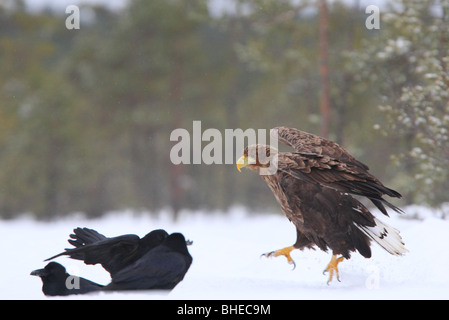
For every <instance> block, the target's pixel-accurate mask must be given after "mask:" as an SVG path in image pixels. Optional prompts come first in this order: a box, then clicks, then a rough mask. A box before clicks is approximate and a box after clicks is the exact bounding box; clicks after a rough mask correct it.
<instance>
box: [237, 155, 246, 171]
mask: <svg viewBox="0 0 449 320" xmlns="http://www.w3.org/2000/svg"><path fill="white" fill-rule="evenodd" d="M247 165H248V158H247V157H245V156H241V157H240V158H239V159H238V160H237V170H238V171H239V172H241V170H240V169H241V168H243V167H246V166H247Z"/></svg>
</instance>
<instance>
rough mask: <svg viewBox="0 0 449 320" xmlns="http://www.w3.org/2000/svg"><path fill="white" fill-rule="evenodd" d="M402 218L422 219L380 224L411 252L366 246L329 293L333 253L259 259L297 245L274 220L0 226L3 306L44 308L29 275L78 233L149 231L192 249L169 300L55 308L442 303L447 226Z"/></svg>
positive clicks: (236, 217)
mask: <svg viewBox="0 0 449 320" xmlns="http://www.w3.org/2000/svg"><path fill="white" fill-rule="evenodd" d="M405 211H406V212H407V216H411V215H418V216H419V217H420V219H419V220H418V219H414V220H411V219H404V218H400V217H398V215H397V214H395V213H392V214H391V216H392V218H387V217H385V218H384V217H381V219H382V220H383V221H384V222H387V223H388V224H390V225H392V226H394V227H396V228H397V229H399V230H401V235H402V237H403V239H404V241H405V243H406V247H407V248H408V250H409V251H410V252H409V253H408V254H407V255H406V256H403V257H394V256H391V255H389V254H388V253H387V252H385V251H383V250H382V249H381V248H379V247H378V246H377V245H376V244H373V247H372V248H373V257H372V258H371V259H365V258H363V257H361V256H360V255H358V254H354V255H353V256H352V258H351V259H350V260H349V261H344V262H342V263H341V264H340V265H339V267H340V278H341V282H337V281H335V280H334V281H333V282H332V283H331V284H330V285H329V286H328V285H327V284H326V282H327V275H323V274H322V271H323V269H324V268H325V266H326V265H327V264H328V262H329V260H330V258H331V254H330V253H324V252H321V251H312V250H310V251H307V250H306V251H303V252H301V251H298V250H296V251H294V252H293V253H292V257H293V259H294V260H295V261H296V265H297V267H296V269H295V270H293V271H292V267H291V266H290V265H289V264H287V262H286V259H285V258H284V257H279V258H271V259H267V258H264V257H262V258H261V257H260V255H261V254H262V253H265V252H268V251H272V250H274V249H280V248H283V247H285V246H288V245H291V244H293V243H294V241H295V235H296V234H295V230H294V228H293V225H292V224H291V223H290V222H289V221H288V220H287V219H286V218H285V217H283V216H282V215H280V214H279V215H277V214H264V215H249V214H247V213H245V212H244V211H243V210H239V209H235V210H233V211H232V213H231V214H229V215H222V214H218V213H217V214H212V215H205V214H203V213H200V212H198V213H188V212H185V213H183V214H182V215H181V217H180V219H179V220H178V221H177V222H176V223H174V222H173V221H172V220H171V219H170V218H169V217H168V215H164V214H160V215H159V217H158V218H155V217H153V218H152V217H150V216H149V215H148V214H147V215H145V214H139V215H137V214H133V213H131V212H120V213H111V214H109V215H108V216H106V217H104V218H101V219H97V220H87V219H84V218H83V217H80V216H78V217H76V216H73V217H71V218H66V219H60V220H58V221H54V222H36V221H34V220H32V219H28V218H21V219H18V220H12V221H0V237H1V239H0V240H1V241H0V252H2V261H1V266H0V299H49V298H46V297H45V296H44V295H43V294H42V291H41V286H42V282H41V280H40V279H39V278H37V277H33V276H30V275H29V274H30V272H31V271H32V270H34V269H39V268H42V267H44V266H45V264H46V263H45V262H43V260H44V259H45V258H48V257H50V256H52V255H54V254H56V253H59V252H61V251H62V250H63V249H64V248H66V247H68V243H67V242H66V239H67V238H68V235H69V234H70V233H71V231H72V229H73V228H75V227H78V226H80V227H89V228H94V229H96V230H98V231H99V232H100V233H103V234H104V235H106V236H117V235H121V234H125V233H135V234H138V235H139V236H143V235H145V234H146V233H147V232H148V231H150V230H152V229H156V228H164V229H166V230H167V231H168V232H169V233H171V232H182V233H183V234H184V235H185V236H186V238H187V239H190V240H193V242H194V243H193V245H192V246H190V247H189V250H190V253H191V254H192V256H193V264H192V266H191V268H190V270H189V272H188V273H187V275H186V277H185V278H184V280H183V281H182V282H181V283H180V284H179V285H178V286H177V287H176V288H175V289H174V290H173V291H171V292H170V293H165V292H164V293H162V292H148V291H145V292H127V293H117V292H115V293H95V294H90V295H84V296H70V297H62V298H59V299H179V300H184V299H189V300H190V299H211V300H214V299H223V300H228V299H251V300H252V299H268V300H278V299H449V267H448V266H449V250H448V244H449V221H447V220H441V219H438V218H436V217H435V214H433V213H432V212H431V211H430V210H428V209H425V208H421V207H408V208H405ZM378 216H379V215H378ZM56 261H57V262H59V263H61V264H62V265H64V266H65V267H66V268H67V270H68V271H69V273H71V274H73V275H79V276H82V277H85V278H88V279H90V280H93V281H96V282H98V283H101V284H107V283H108V282H109V280H110V279H109V275H108V273H106V272H105V271H104V270H103V269H102V268H101V267H100V266H86V265H84V264H83V263H82V262H80V261H75V260H71V259H69V258H67V257H60V258H58V259H57V260H56ZM51 299H55V298H51Z"/></svg>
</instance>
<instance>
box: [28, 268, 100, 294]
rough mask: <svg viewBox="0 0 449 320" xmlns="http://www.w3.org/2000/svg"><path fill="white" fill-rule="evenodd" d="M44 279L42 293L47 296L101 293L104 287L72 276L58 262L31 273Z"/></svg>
mask: <svg viewBox="0 0 449 320" xmlns="http://www.w3.org/2000/svg"><path fill="white" fill-rule="evenodd" d="M30 275H32V276H38V277H40V278H41V279H42V284H43V285H42V292H43V293H44V294H45V295H46V296H68V295H71V294H84V293H89V292H94V291H99V290H101V289H102V288H103V286H102V285H100V284H98V283H95V282H92V281H90V280H87V279H84V278H81V277H77V276H71V275H70V274H68V273H67V272H66V270H65V268H64V267H63V266H62V265H60V264H59V263H56V262H50V263H48V264H47V265H46V266H45V267H44V268H43V269H38V270H34V271H32V272H31V273H30Z"/></svg>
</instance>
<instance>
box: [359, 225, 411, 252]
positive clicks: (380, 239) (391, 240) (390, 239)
mask: <svg viewBox="0 0 449 320" xmlns="http://www.w3.org/2000/svg"><path fill="white" fill-rule="evenodd" d="M374 221H375V222H376V226H374V227H366V226H360V225H357V227H358V228H359V229H360V230H362V231H363V233H365V234H366V235H367V236H368V237H369V238H370V239H372V240H374V241H375V242H376V243H377V244H378V245H380V246H381V247H382V248H384V249H385V250H386V251H388V252H389V253H391V254H392V255H395V256H400V255H403V254H404V253H406V252H408V250H407V249H406V248H405V246H404V242H403V241H402V238H401V236H400V234H399V231H398V230H396V229H395V228H393V227H390V226H389V225H387V224H385V223H383V222H382V221H380V220H379V219H376V218H374Z"/></svg>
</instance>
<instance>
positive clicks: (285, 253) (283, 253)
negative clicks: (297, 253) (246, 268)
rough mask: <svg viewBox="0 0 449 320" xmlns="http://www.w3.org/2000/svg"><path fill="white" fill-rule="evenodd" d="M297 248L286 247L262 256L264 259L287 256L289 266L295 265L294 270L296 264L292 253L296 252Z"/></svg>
mask: <svg viewBox="0 0 449 320" xmlns="http://www.w3.org/2000/svg"><path fill="white" fill-rule="evenodd" d="M295 249H296V248H295V247H294V246H290V247H285V248H282V249H279V250H275V251H271V252H267V253H264V254H262V255H261V256H263V257H267V258H269V257H279V256H285V257H286V258H287V261H288V263H289V264H292V265H293V269H295V268H296V263H295V261H293V259H292V257H291V256H290V252H292V251H293V250H295Z"/></svg>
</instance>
